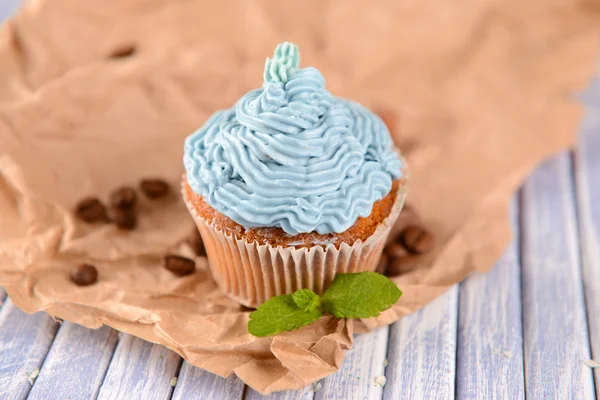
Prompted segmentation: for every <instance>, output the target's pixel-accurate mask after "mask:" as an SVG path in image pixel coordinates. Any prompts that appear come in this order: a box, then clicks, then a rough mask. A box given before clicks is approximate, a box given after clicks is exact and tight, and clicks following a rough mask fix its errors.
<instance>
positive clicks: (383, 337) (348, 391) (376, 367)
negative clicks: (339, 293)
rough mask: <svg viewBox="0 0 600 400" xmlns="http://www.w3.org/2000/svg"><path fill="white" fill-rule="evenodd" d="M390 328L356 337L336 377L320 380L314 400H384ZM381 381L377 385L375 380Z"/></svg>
mask: <svg viewBox="0 0 600 400" xmlns="http://www.w3.org/2000/svg"><path fill="white" fill-rule="evenodd" d="M388 332H389V327H387V326H384V327H381V328H378V329H376V330H375V331H373V332H371V333H369V334H365V335H356V336H355V337H354V345H353V346H352V350H350V351H349V352H348V353H347V354H346V357H345V359H344V362H343V364H342V367H341V368H340V370H339V371H338V372H336V373H335V374H333V375H331V376H328V377H326V378H325V379H323V380H321V382H320V383H321V387H320V388H318V386H317V387H316V388H318V390H317V391H316V392H315V400H327V399H338V398H339V399H353V398H356V399H369V400H370V399H381V396H382V393H383V387H384V385H385V382H384V381H382V379H384V376H385V359H386V353H387V343H388ZM376 378H378V383H375V379H376Z"/></svg>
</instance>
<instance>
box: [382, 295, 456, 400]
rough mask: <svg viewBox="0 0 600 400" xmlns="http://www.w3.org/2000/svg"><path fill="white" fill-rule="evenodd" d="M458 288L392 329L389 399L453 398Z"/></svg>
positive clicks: (390, 338) (387, 376)
mask: <svg viewBox="0 0 600 400" xmlns="http://www.w3.org/2000/svg"><path fill="white" fill-rule="evenodd" d="M457 311H458V286H454V287H452V288H451V289H450V290H449V291H447V292H446V293H444V294H443V295H442V296H440V297H438V298H437V299H435V300H434V301H433V302H432V303H430V304H428V305H427V306H425V307H424V308H422V309H421V310H419V311H417V312H416V313H414V314H411V315H408V316H406V317H404V318H402V319H401V320H400V321H398V322H396V323H394V324H393V325H392V327H391V328H390V335H389V343H388V353H387V358H388V366H387V369H386V374H385V375H386V378H387V383H386V385H385V387H384V389H383V398H384V399H386V400H400V399H436V400H442V399H453V398H454V386H455V372H456V363H455V361H456V325H457V314H458V312H457Z"/></svg>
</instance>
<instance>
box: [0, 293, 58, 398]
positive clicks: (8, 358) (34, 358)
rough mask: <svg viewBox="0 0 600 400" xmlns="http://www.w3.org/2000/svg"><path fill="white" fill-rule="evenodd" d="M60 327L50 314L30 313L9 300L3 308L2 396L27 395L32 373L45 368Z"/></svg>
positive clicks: (0, 337)
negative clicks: (48, 354)
mask: <svg viewBox="0 0 600 400" xmlns="http://www.w3.org/2000/svg"><path fill="white" fill-rule="evenodd" d="M58 326H59V324H58V322H55V321H54V320H53V319H52V318H51V317H50V316H49V315H48V314H46V313H43V312H39V313H35V314H32V315H27V314H25V313H24V312H23V311H21V310H19V309H18V308H17V307H16V306H15V305H14V304H13V303H12V302H11V301H10V299H8V300H6V302H5V303H4V305H3V306H2V309H1V310H0V399H11V400H19V399H25V398H27V395H28V394H29V391H30V390H31V386H32V383H30V382H29V377H28V375H30V374H32V373H33V374H34V376H35V371H38V370H39V369H40V368H41V367H42V363H43V362H44V359H45V357H46V354H47V353H48V350H49V349H50V345H51V344H52V341H53V340H54V336H55V335H56V331H57V330H58Z"/></svg>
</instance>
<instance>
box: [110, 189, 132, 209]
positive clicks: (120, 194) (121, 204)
mask: <svg viewBox="0 0 600 400" xmlns="http://www.w3.org/2000/svg"><path fill="white" fill-rule="evenodd" d="M136 200H137V195H136V193H135V190H133V188H130V187H129V186H122V187H120V188H118V189H116V190H114V191H113V192H112V193H111V194H110V205H111V206H112V207H117V208H120V209H122V210H128V209H130V208H133V207H134V206H135V202H136Z"/></svg>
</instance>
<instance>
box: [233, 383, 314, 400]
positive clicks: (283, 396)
mask: <svg viewBox="0 0 600 400" xmlns="http://www.w3.org/2000/svg"><path fill="white" fill-rule="evenodd" d="M320 387H321V383H320V382H315V383H314V384H312V385H310V386H308V387H305V388H304V389H300V390H287V391H284V392H276V393H271V394H269V395H266V396H263V395H262V394H260V393H258V392H257V391H255V390H253V389H251V388H249V387H248V386H246V397H244V399H245V400H313V398H314V394H315V393H314V391H315V390H317V391H318V390H320V389H318V388H320Z"/></svg>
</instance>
